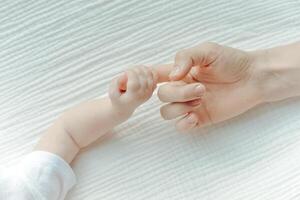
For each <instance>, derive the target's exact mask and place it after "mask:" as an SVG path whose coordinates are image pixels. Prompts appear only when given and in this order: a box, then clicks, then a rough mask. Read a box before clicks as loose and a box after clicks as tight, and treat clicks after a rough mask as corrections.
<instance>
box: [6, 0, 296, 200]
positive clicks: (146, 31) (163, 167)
mask: <svg viewBox="0 0 300 200" xmlns="http://www.w3.org/2000/svg"><path fill="white" fill-rule="evenodd" d="M299 38H300V2H299V1H297V0H290V1H279V0H277V1H273V0H264V1H260V0H257V1H243V0H232V1H226V0H221V1H208V0H206V1H204V0H201V1H198V0H162V1H149V0H143V1H138V0H129V1H125V0H123V1H121V0H114V1H111V0H106V1H105V0H98V1H97V0H89V1H87V0H72V1H71V0H70V1H67V0H52V1H49V0H38V1H37V0H1V1H0V111H1V112H0V138H1V139H0V155H1V156H0V165H5V166H10V165H13V164H14V163H16V162H18V160H19V158H20V157H21V156H23V155H25V154H27V153H28V152H30V151H31V150H32V148H33V146H34V144H35V143H36V141H37V139H38V138H39V137H40V135H41V133H42V131H43V130H44V129H45V128H46V127H47V126H49V124H50V123H51V122H52V121H53V119H54V118H55V117H56V116H57V115H58V114H59V113H61V112H62V111H63V110H64V109H65V108H67V107H70V106H72V105H74V104H76V103H78V102H80V101H82V100H86V99H90V98H94V97H97V96H100V95H103V94H105V92H106V88H107V84H108V82H109V80H110V79H111V77H112V76H115V75H116V74H117V73H119V72H120V71H122V70H123V69H125V68H126V67H128V66H130V65H134V64H141V63H144V64H150V63H165V62H171V61H172V59H173V56H174V54H175V52H176V51H177V50H178V49H180V48H184V47H189V46H193V45H195V44H198V43H200V42H203V41H207V40H209V41H215V42H219V43H222V44H225V45H230V46H233V47H237V48H243V49H256V48H264V47H270V46H275V45H279V44H284V43H287V42H292V41H296V40H299ZM159 105H160V102H159V101H158V100H157V98H156V97H154V98H153V99H152V100H151V101H149V102H147V104H145V105H144V106H143V107H142V108H140V109H139V110H138V111H137V112H136V113H135V115H134V117H133V118H131V119H130V120H129V121H128V123H126V124H124V125H123V126H121V127H119V128H118V129H117V130H116V135H115V139H114V140H113V141H111V142H109V143H105V144H104V145H94V146H93V147H91V148H90V149H89V151H84V152H83V153H82V154H81V156H80V157H79V158H78V159H77V160H76V161H75V162H74V164H73V165H74V169H75V173H76V174H77V175H78V184H77V186H76V187H75V188H74V189H73V190H72V191H71V193H70V194H69V195H68V198H67V199H69V200H82V199H87V200H93V199H131V200H135V199H155V200H156V199H172V200H176V199H188V200H191V199H205V200H206V199H207V200H209V199H214V200H215V199H222V200H224V199H226V200H227V199H230V200H235V199H246V200H247V199H249V200H253V199H276V200H277V199H297V198H300V196H299V195H300V156H299V155H300V132H299V131H297V129H299V128H300V112H299V111H300V101H299V99H291V100H288V101H286V102H280V103H276V104H272V105H271V104H270V105H265V106H261V107H259V108H256V109H253V110H252V111H250V112H248V113H246V114H244V115H242V116H240V117H239V118H236V119H233V120H230V121H227V122H225V123H222V124H219V125H217V126H214V127H210V128H207V129H203V130H199V131H198V132H199V133H198V134H197V135H182V134H179V133H177V132H176V131H175V130H174V128H173V126H172V123H171V122H166V121H163V120H162V119H161V118H160V115H159Z"/></svg>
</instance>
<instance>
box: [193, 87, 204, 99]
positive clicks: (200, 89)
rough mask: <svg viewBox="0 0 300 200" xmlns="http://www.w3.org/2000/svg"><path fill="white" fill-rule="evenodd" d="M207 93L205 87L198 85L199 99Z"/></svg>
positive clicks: (197, 93)
mask: <svg viewBox="0 0 300 200" xmlns="http://www.w3.org/2000/svg"><path fill="white" fill-rule="evenodd" d="M204 92H205V87H204V86H203V85H198V86H197V87H196V88H195V94H196V96H198V97H201V96H203V94H204Z"/></svg>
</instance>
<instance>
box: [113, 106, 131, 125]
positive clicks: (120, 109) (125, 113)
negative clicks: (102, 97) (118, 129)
mask: <svg viewBox="0 0 300 200" xmlns="http://www.w3.org/2000/svg"><path fill="white" fill-rule="evenodd" d="M134 111H135V108H132V107H130V106H116V105H112V115H113V116H112V117H113V118H114V119H116V121H117V123H122V122H124V121H126V120H127V119H129V118H130V117H131V115H132V114H133V113H134Z"/></svg>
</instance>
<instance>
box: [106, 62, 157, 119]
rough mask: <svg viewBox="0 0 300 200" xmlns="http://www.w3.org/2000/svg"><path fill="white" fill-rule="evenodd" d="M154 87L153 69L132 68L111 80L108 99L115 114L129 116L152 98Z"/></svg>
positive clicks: (155, 76)
mask: <svg viewBox="0 0 300 200" xmlns="http://www.w3.org/2000/svg"><path fill="white" fill-rule="evenodd" d="M156 85H157V74H156V72H155V71H154V70H153V69H151V68H149V67H145V66H138V67H134V68H132V69H129V70H127V71H126V72H124V73H123V74H122V75H121V76H118V77H117V78H115V79H114V80H112V82H111V84H110V88H109V97H110V99H111V102H112V105H113V107H114V108H116V111H117V113H119V114H125V115H128V116H130V115H131V114H132V113H133V112H134V110H135V109H136V108H137V107H138V106H139V105H141V104H142V103H144V102H145V101H147V100H148V99H149V98H150V97H151V96H152V93H153V91H154V90H155V88H156Z"/></svg>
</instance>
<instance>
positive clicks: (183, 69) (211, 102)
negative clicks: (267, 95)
mask: <svg viewBox="0 0 300 200" xmlns="http://www.w3.org/2000/svg"><path fill="white" fill-rule="evenodd" d="M264 64H265V52H263V51H262V52H259V51H258V52H245V51H242V50H238V49H234V48H230V47H226V46H221V45H218V44H215V43H203V44H200V45H198V46H195V47H192V48H189V49H184V50H181V51H179V52H178V53H177V54H176V57H175V63H174V65H173V66H174V67H173V68H172V72H171V74H170V76H169V78H170V80H172V81H173V82H169V83H167V84H164V85H162V86H161V87H160V88H159V90H158V96H159V98H160V100H161V101H162V102H166V103H167V104H165V105H163V106H162V107H161V115H162V117H163V118H164V119H166V120H171V119H175V118H179V120H178V121H177V122H176V126H177V128H178V129H179V130H181V131H186V130H189V129H192V128H195V127H202V126H206V125H211V124H214V123H217V122H220V121H223V120H226V119H229V118H232V117H234V116H237V115H239V114H241V113H243V112H245V111H246V110H248V109H250V108H252V107H254V106H255V105H257V104H259V103H260V102H262V101H264V97H263V96H262V91H263V88H262V87H260V83H261V79H262V77H263V76H262V75H261V74H260V67H261V65H264ZM170 66H171V65H169V66H168V67H169V68H170Z"/></svg>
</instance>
